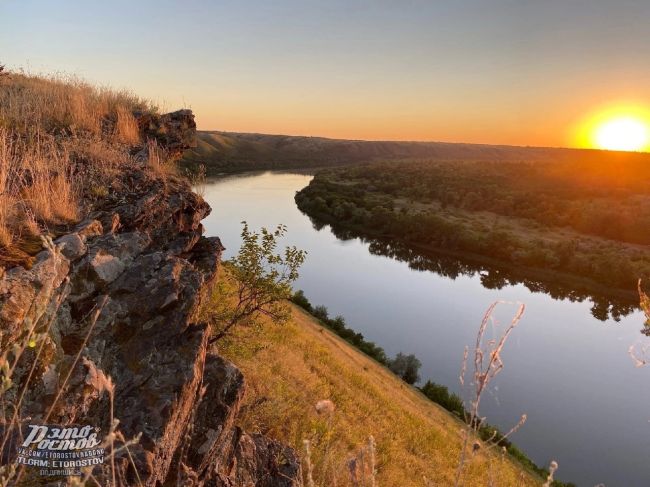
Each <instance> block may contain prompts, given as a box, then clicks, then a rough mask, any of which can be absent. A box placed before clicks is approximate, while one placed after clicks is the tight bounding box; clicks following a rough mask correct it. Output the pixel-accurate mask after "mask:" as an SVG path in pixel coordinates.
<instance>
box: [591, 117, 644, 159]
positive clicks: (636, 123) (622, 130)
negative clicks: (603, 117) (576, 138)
mask: <svg viewBox="0 0 650 487" xmlns="http://www.w3.org/2000/svg"><path fill="white" fill-rule="evenodd" d="M648 132H649V131H648V125H647V124H646V123H645V122H644V121H643V120H641V119H639V118H635V117H633V116H628V117H616V118H613V119H611V120H607V121H605V122H602V123H601V124H600V125H598V126H597V127H596V128H595V132H594V142H595V145H596V146H597V147H598V148H599V149H606V150H617V151H641V150H643V149H645V148H646V147H647V146H648V143H649V142H650V134H649V133H648Z"/></svg>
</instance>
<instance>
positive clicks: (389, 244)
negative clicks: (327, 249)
mask: <svg viewBox="0 0 650 487" xmlns="http://www.w3.org/2000/svg"><path fill="white" fill-rule="evenodd" d="M307 216H308V218H309V220H310V221H311V223H312V225H313V226H314V228H315V229H316V230H321V229H322V228H323V227H325V226H327V225H329V227H330V228H331V230H332V233H333V234H334V235H335V236H336V237H337V238H338V239H340V240H352V239H356V238H358V239H360V240H361V241H362V242H363V243H365V244H367V245H368V250H369V252H370V253H371V254H374V255H383V256H387V257H390V258H393V259H395V260H397V261H400V262H406V263H407V264H408V266H409V267H410V268H411V269H413V270H416V271H429V272H435V273H436V274H439V275H441V276H444V277H448V278H450V279H456V278H457V277H459V276H468V277H474V276H478V278H479V279H480V282H481V284H482V285H483V287H485V288H486V289H497V290H498V289H503V288H505V287H507V286H515V285H517V284H522V285H523V286H525V287H526V288H527V289H528V290H529V291H531V292H534V293H545V294H547V295H549V296H551V297H552V298H553V299H556V300H565V299H566V300H569V301H571V302H577V303H581V302H583V301H586V300H590V301H591V302H592V306H591V309H590V311H591V315H592V316H593V317H594V318H596V319H597V320H599V321H607V320H609V319H610V318H611V319H613V320H614V321H616V322H619V321H620V320H621V318H622V317H624V316H627V315H629V314H630V313H632V312H633V311H636V310H637V309H638V298H637V297H636V295H635V294H634V293H632V292H630V293H629V296H625V295H623V293H621V295H618V296H612V295H606V294H604V293H599V292H597V291H594V290H593V287H590V286H589V285H587V284H579V283H576V282H573V283H571V284H566V283H562V282H561V281H560V280H557V279H554V280H550V279H537V278H531V277H530V276H527V275H525V274H526V273H525V271H520V270H516V269H509V268H506V267H499V266H496V265H493V264H486V263H485V262H481V261H479V260H473V259H472V258H469V257H463V259H462V260H460V259H459V258H458V257H455V256H451V255H448V254H443V253H439V252H433V251H427V252H426V253H425V252H421V251H418V250H415V249H412V248H409V247H407V246H406V245H404V244H402V243H399V242H394V241H390V240H385V239H379V238H368V237H365V236H363V235H361V234H360V233H359V232H356V231H354V230H350V229H348V228H344V227H342V226H340V225H337V224H336V223H332V222H323V221H320V220H318V219H317V218H315V217H313V216H309V215H307ZM641 333H643V334H644V335H648V336H650V328H647V327H644V328H643V329H641Z"/></svg>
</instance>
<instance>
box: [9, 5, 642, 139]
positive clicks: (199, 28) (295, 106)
mask: <svg viewBox="0 0 650 487" xmlns="http://www.w3.org/2000/svg"><path fill="white" fill-rule="evenodd" d="M124 11H128V12H129V15H126V16H125V15H123V12H124ZM0 18H2V20H4V23H3V26H2V27H3V28H2V29H0V44H1V45H2V46H3V52H2V54H1V56H2V58H1V59H0V60H1V61H2V62H5V63H7V64H8V65H9V67H10V68H14V69H16V68H19V67H26V68H28V69H30V70H31V71H36V72H39V71H45V72H54V71H63V72H67V73H75V74H78V75H80V76H82V77H85V78H87V79H89V80H91V81H95V82H98V83H101V84H107V85H111V86H114V87H128V88H130V89H132V90H133V91H135V92H136V93H138V94H140V95H143V96H145V97H149V98H152V99H154V100H157V101H159V102H160V103H161V104H162V105H163V106H164V107H165V108H166V109H174V108H178V107H181V106H189V107H191V108H192V109H193V110H194V111H195V113H196V115H197V121H198V125H199V128H201V129H205V130H209V129H214V130H227V131H242V132H263V133H283V134H300V135H319V136H328V137H337V138H360V139H375V140H377V139H387V140H439V141H455V142H477V143H492V144H514V145H538V146H584V145H589V144H591V143H592V140H591V138H590V137H587V136H585V135H584V133H583V132H584V129H585V127H591V129H593V123H592V121H593V119H594V117H596V116H597V115H598V113H600V112H602V111H608V113H609V112H611V110H612V107H616V106H634V107H636V108H639V109H647V108H648V107H650V63H648V59H650V30H649V29H648V28H647V22H646V21H647V19H648V18H650V2H648V1H641V0H618V1H616V2H614V1H605V0H572V1H571V2H566V1H559V0H548V1H544V2H539V1H533V0H520V1H517V2H490V1H479V0H457V1H454V2H427V1H424V0H408V1H404V2H394V1H389V0H373V1H369V0H368V1H364V0H352V1H344V0H331V1H329V2H309V1H307V2H306V1H298V0H278V1H276V2H264V1H262V0H257V1H234V0H227V1H222V2H210V1H207V0H188V1H187V2H182V3H181V2H174V1H172V0H161V1H154V0H143V1H141V2H137V3H133V2H128V1H126V0H116V1H115V2H111V3H100V2H83V1H81V0H71V1H68V2H64V3H59V2H40V3H36V2H32V1H25V2H10V3H7V2H4V3H3V4H2V5H1V6H0ZM15 39H21V41H20V42H15Z"/></svg>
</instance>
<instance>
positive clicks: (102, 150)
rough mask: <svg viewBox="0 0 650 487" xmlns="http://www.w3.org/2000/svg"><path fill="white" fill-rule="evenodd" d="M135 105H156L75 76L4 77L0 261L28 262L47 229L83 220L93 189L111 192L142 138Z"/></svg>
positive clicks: (0, 96) (0, 89)
mask: <svg viewBox="0 0 650 487" xmlns="http://www.w3.org/2000/svg"><path fill="white" fill-rule="evenodd" d="M136 111H155V108H152V107H151V106H150V105H149V104H148V103H147V102H145V101H143V100H141V99H139V98H137V97H135V96H134V95H132V94H131V93H129V92H125V91H114V90H110V89H106V88H98V87H94V86H92V85H89V84H87V83H85V82H83V81H80V80H78V79H76V78H72V77H49V78H44V77H38V76H28V75H25V74H16V73H11V74H10V75H9V76H2V77H1V78H0V261H4V262H10V263H11V262H13V263H23V264H27V263H29V255H30V254H33V253H34V252H35V251H37V250H39V249H40V244H39V242H40V236H41V235H43V234H52V233H56V232H55V231H54V230H55V229H56V228H57V227H61V226H65V225H68V224H70V223H72V222H75V221H78V220H79V219H80V218H81V216H82V213H83V209H84V208H83V207H84V203H85V201H84V198H83V196H84V194H85V193H88V192H89V191H88V189H89V188H90V189H91V190H92V189H93V188H95V189H97V191H95V192H96V193H102V194H103V193H104V192H105V189H103V188H105V186H106V185H107V184H108V181H110V179H111V176H112V175H114V171H115V170H119V168H120V167H121V166H122V165H124V164H128V163H130V153H129V148H130V147H131V146H134V145H138V144H141V140H140V139H141V138H140V133H139V129H138V124H137V121H136V119H135V117H134V115H133V114H134V112H136ZM81 174H83V176H81ZM91 192H92V191H91Z"/></svg>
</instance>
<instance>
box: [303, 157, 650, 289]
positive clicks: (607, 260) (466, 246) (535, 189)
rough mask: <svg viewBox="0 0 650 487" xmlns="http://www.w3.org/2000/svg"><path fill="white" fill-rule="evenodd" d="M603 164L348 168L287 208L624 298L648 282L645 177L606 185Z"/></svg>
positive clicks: (642, 173)
mask: <svg viewBox="0 0 650 487" xmlns="http://www.w3.org/2000/svg"><path fill="white" fill-rule="evenodd" d="M607 167H609V166H607V165H604V167H603V166H596V167H595V168H592V170H591V172H587V169H586V168H585V167H584V166H583V165H581V164H579V163H575V164H572V165H564V164H552V163H547V164H543V163H538V164H523V163H519V164H510V163H503V164H489V163H481V164H475V163H408V164H407V163H402V164H399V165H397V164H376V165H372V166H359V167H350V168H345V169H336V170H328V171H324V172H320V173H318V174H317V175H316V177H315V178H314V179H313V180H312V181H311V183H310V184H309V186H307V187H306V188H304V189H303V190H302V191H300V192H298V193H297V194H296V203H297V204H298V207H299V208H300V209H301V210H302V211H304V212H305V213H307V214H308V215H310V216H311V217H313V218H314V219H316V221H320V222H324V223H330V224H332V225H333V226H335V227H338V228H347V229H352V230H355V231H358V232H359V233H361V234H363V235H364V236H369V237H386V238H390V239H391V240H393V241H396V242H400V243H402V244H404V245H406V246H409V247H411V248H413V249H416V250H422V249H424V250H426V249H432V250H435V249H443V250H447V251H454V252H460V253H470V254H473V255H477V256H484V257H487V258H490V259H493V260H495V261H498V262H503V263H505V264H507V265H509V266H514V267H520V268H536V269H541V270H543V271H545V272H556V273H563V274H568V275H573V276H576V277H579V278H586V279H589V280H591V281H592V282H594V283H598V284H601V285H606V286H607V287H608V288H615V289H620V290H625V291H626V292H629V293H630V295H632V294H633V293H634V289H635V287H636V282H637V279H638V278H639V277H642V278H647V277H650V254H648V252H647V250H646V248H645V244H646V243H648V242H650V230H649V229H650V221H647V222H646V220H647V219H648V218H650V217H647V215H650V198H647V197H646V196H645V194H647V192H648V191H650V170H648V169H643V170H640V169H639V172H638V177H637V178H632V177H625V178H624V177H620V178H618V179H616V178H615V182H611V181H610V182H609V183H607V180H606V168H607ZM634 168H636V166H634V167H630V168H629V169H630V170H632V169H634ZM610 169H612V170H613V168H610ZM576 174H579V175H580V177H579V178H578V179H577V180H576ZM626 174H627V171H626ZM644 208H645V210H644ZM640 222H643V224H640ZM639 244H643V246H642V245H639Z"/></svg>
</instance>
